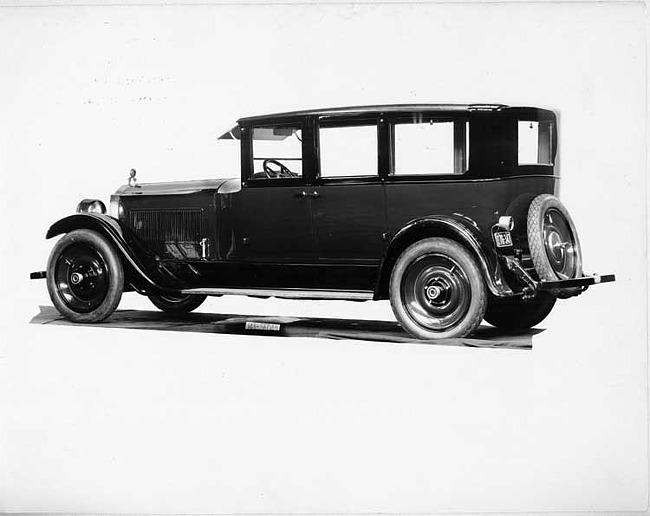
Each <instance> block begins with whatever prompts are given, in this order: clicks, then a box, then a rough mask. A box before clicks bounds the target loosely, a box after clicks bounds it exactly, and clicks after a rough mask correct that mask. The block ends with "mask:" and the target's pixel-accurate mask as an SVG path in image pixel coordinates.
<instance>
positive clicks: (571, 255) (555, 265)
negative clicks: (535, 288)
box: [527, 194, 584, 298]
mask: <svg viewBox="0 0 650 516" xmlns="http://www.w3.org/2000/svg"><path fill="white" fill-rule="evenodd" d="M527 232H528V246H529V249H530V256H531V259H532V260H533V265H534V266H535V270H536V271H537V274H538V275H539V278H540V279H541V280H546V281H557V280H565V279H572V278H580V277H582V251H581V249H580V241H579V239H578V232H577V231H576V227H575V225H574V224H573V220H572V219H571V215H569V212H568V211H567V209H566V208H565V207H564V205H563V204H562V202H561V201H560V200H559V199H558V198H557V197H555V196H553V195H549V194H542V195H538V196H537V197H535V199H533V201H532V202H531V203H530V207H529V208H528V220H527ZM583 290H584V289H583V288H581V287H573V288H561V289H555V290H553V291H552V294H554V295H555V296H556V297H560V298H566V297H571V296H576V295H578V294H580V293H581V292H582V291H583Z"/></svg>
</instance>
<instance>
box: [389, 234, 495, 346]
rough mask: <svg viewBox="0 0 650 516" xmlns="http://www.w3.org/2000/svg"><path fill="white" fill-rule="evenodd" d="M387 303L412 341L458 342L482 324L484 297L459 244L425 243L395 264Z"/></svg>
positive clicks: (413, 247)
mask: <svg viewBox="0 0 650 516" xmlns="http://www.w3.org/2000/svg"><path fill="white" fill-rule="evenodd" d="M390 303H391V307H392V308H393V313H394V314H395V317H396V318H397V320H398V321H399V323H400V324H401V325H402V327H403V328H404V329H405V330H406V331H407V332H409V333H410V334H411V335H413V336H414V337H417V338H419V339H447V338H458V337H465V336H467V335H469V334H470V333H472V332H473V331H474V330H475V329H476V328H477V327H478V325H479V324H480V323H481V321H482V320H483V315H484V313H485V309H486V305H487V294H486V289H485V283H484V281H483V277H482V276H481V272H480V270H479V268H478V266H477V265H476V262H475V260H474V258H473V257H472V256H471V255H470V253H469V252H468V251H467V250H466V249H465V248H464V247H463V246H462V245H461V244H459V243H458V242H455V241H453V240H449V239H447V238H427V239H424V240H420V241H419V242H416V243H415V244H413V245H411V246H410V247H409V248H407V249H406V250H405V251H404V252H403V253H402V254H401V255H400V257H399V258H398V259H397V262H396V263H395V267H394V268H393V271H392V273H391V278H390Z"/></svg>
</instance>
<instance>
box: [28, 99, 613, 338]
mask: <svg viewBox="0 0 650 516" xmlns="http://www.w3.org/2000/svg"><path fill="white" fill-rule="evenodd" d="M221 138H223V139H236V140H240V142H241V177H240V178H238V179H229V180H216V179H215V180H202V181H189V182H175V183H158V184H156V183H152V184H138V183H137V182H136V181H135V177H133V178H132V179H131V180H130V181H129V185H125V186H123V187H121V188H119V189H118V191H117V192H116V193H115V194H114V195H113V196H112V197H111V201H110V210H109V214H106V213H105V211H106V210H105V208H104V207H103V205H102V203H101V202H100V201H95V200H85V201H83V202H82V203H81V204H80V206H79V207H78V213H76V214H74V215H71V216H70V217H67V218H65V219H62V220H60V221H58V222H56V223H55V224H54V225H53V226H52V227H51V228H50V230H49V231H48V234H47V237H48V238H51V237H53V236H56V235H60V234H64V233H65V234H66V236H65V237H64V238H63V239H61V240H60V241H59V243H58V244H57V246H56V247H55V249H54V251H53V254H52V256H51V257H50V262H49V264H48V270H47V273H46V274H42V273H41V274H38V273H36V274H34V276H41V277H42V276H45V275H46V276H47V278H48V288H49V291H50V295H51V297H52V300H53V302H54V304H55V306H56V307H57V308H58V309H59V311H60V312H61V313H63V314H64V315H65V316H67V317H69V318H71V319H72V320H75V321H80V322H93V321H97V320H101V319H103V318H105V317H108V316H109V315H110V313H111V312H112V311H113V310H114V309H115V307H116V306H117V303H119V297H120V296H121V293H122V291H123V290H125V291H129V290H136V291H137V292H139V293H141V294H145V295H149V296H150V297H151V299H152V301H153V302H154V303H155V304H156V305H157V306H159V307H160V308H162V309H164V310H168V311H188V310H191V309H193V308H195V307H196V306H198V304H200V303H201V302H202V301H203V299H204V298H205V296H206V295H223V294H244V295H251V296H261V297H268V296H277V297H289V298H309V299H349V300H370V299H374V300H379V299H389V298H390V299H391V303H392V305H393V309H394V311H395V314H396V316H397V318H398V320H399V321H400V323H401V324H402V325H403V326H404V327H405V328H406V329H407V330H408V331H410V332H411V333H412V334H414V335H416V336H418V337H421V338H442V337H457V336H464V335H467V334H468V333H471V331H473V330H474V329H475V328H476V326H477V325H478V324H479V323H480V321H481V320H482V319H483V318H485V319H486V320H487V321H488V322H490V323H492V324H494V325H496V326H499V327H504V328H508V329H517V328H526V327H530V326H533V325H535V324H537V323H538V322H540V321H541V320H542V319H543V318H544V317H546V315H547V314H548V313H549V312H550V310H551V308H552V307H553V304H554V303H555V300H556V298H557V297H571V296H574V295H577V294H579V293H581V292H582V291H584V290H585V289H586V288H587V287H588V286H589V285H592V284H594V283H598V282H606V281H613V279H614V277H613V276H611V275H610V276H598V275H594V276H584V275H583V272H582V257H581V254H580V245H579V241H578V236H577V232H576V230H575V227H574V226H573V222H572V221H571V218H570V216H569V214H568V212H567V211H566V209H565V208H564V206H563V205H562V204H561V202H560V201H559V200H558V199H557V197H556V194H557V191H558V180H559V178H558V176H557V175H556V167H555V158H556V155H557V125H556V117H555V114H554V113H553V112H552V111H549V110H544V109H537V108H528V107H508V106H504V105H391V106H372V107H359V108H336V109H324V110H310V111H301V112H291V113H280V114H274V115H266V116H256V117H248V118H243V119H241V120H239V121H238V124H237V126H236V127H234V128H233V129H232V130H230V131H228V132H226V133H225V134H224V135H223V136H222V137H221ZM132 175H133V176H135V172H134V171H133V174H132ZM75 235H76V237H75ZM66 239H67V240H66ZM98 239H99V240H101V242H102V243H98ZM61 242H63V243H62V244H61ZM109 255H110V256H109ZM115 283H116V284H115Z"/></svg>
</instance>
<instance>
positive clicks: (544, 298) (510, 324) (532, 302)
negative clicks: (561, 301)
mask: <svg viewBox="0 0 650 516" xmlns="http://www.w3.org/2000/svg"><path fill="white" fill-rule="evenodd" d="M556 300H557V298H556V297H555V296H553V295H552V294H549V293H548V292H540V293H539V294H537V296H535V297H534V298H533V299H529V300H526V301H523V300H522V299H520V298H514V297H509V298H505V299H497V298H494V299H490V301H488V307H487V310H486V311H485V316H484V319H485V321H486V322H488V323H490V324H491V325H492V326H495V327H497V328H500V329H502V330H512V331H515V330H527V329H528V328H532V327H533V326H536V325H538V324H539V323H541V322H542V321H543V320H544V319H546V317H547V316H548V314H550V313H551V310H552V309H553V306H554V305H555V301H556Z"/></svg>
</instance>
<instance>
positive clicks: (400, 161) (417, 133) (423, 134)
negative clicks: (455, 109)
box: [393, 120, 469, 175]
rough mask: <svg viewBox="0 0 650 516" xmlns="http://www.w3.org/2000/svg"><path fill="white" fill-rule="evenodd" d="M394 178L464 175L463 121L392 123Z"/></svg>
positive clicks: (465, 144) (466, 127)
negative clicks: (404, 176) (399, 176)
mask: <svg viewBox="0 0 650 516" xmlns="http://www.w3.org/2000/svg"><path fill="white" fill-rule="evenodd" d="M393 135H394V141H395V147H394V154H393V156H394V167H395V168H394V173H395V175H424V174H426V175H429V174H436V175H437V174H464V173H465V172H466V171H467V163H468V153H469V122H468V121H467V120H428V121H418V122H396V123H395V124H394V125H393Z"/></svg>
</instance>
